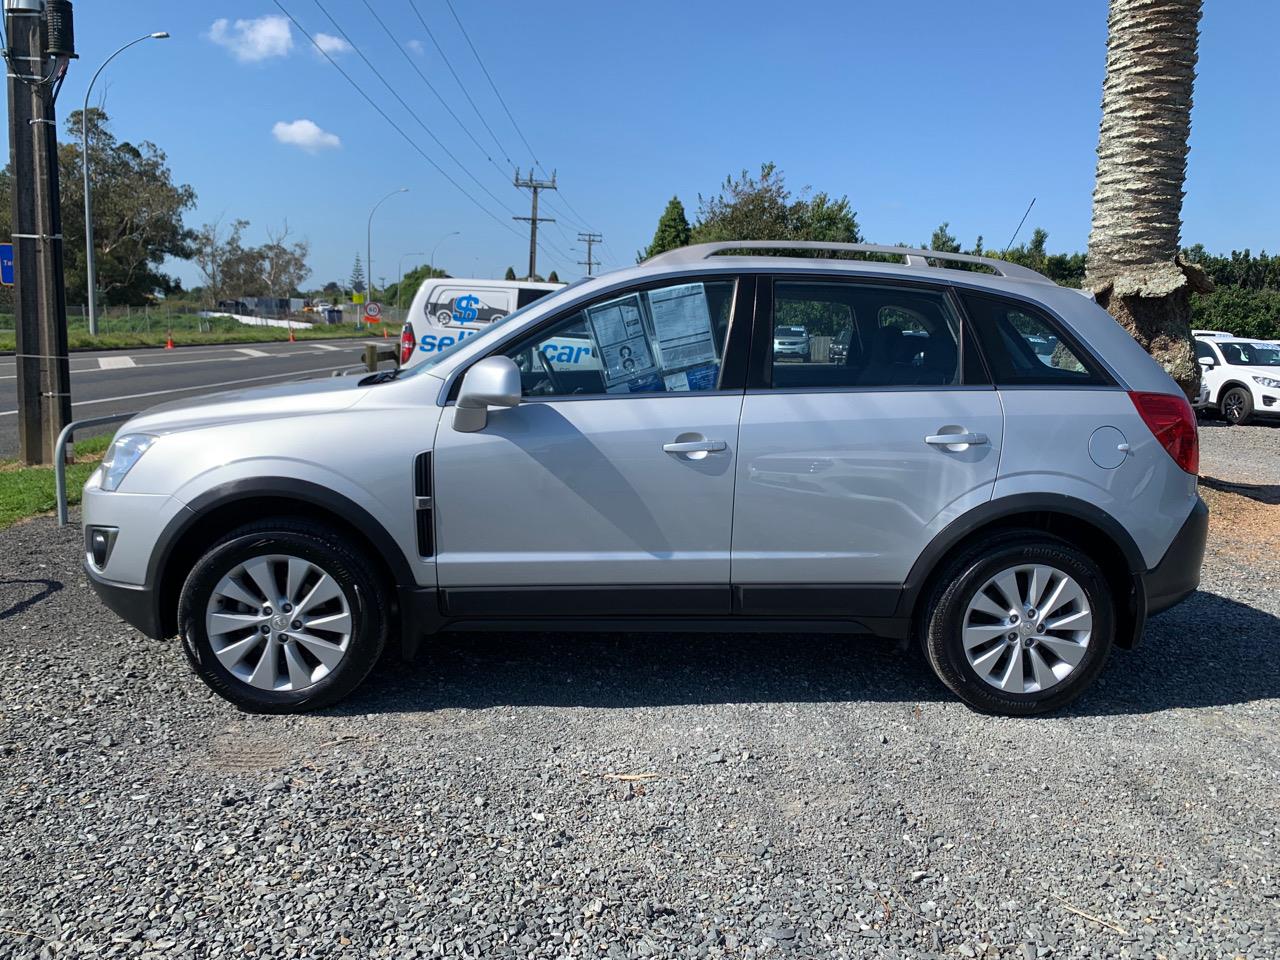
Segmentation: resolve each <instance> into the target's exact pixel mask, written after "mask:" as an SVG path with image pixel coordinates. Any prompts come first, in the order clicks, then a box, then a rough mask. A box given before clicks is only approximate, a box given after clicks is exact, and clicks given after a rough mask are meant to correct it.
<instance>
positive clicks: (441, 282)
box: [400, 277, 564, 367]
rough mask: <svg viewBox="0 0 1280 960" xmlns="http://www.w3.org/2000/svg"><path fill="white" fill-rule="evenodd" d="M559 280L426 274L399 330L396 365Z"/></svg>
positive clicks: (495, 318)
mask: <svg viewBox="0 0 1280 960" xmlns="http://www.w3.org/2000/svg"><path fill="white" fill-rule="evenodd" d="M563 287H564V284H563V283H537V282H533V281H527V280H467V279H463V278H458V277H428V278H427V279H426V280H424V281H422V286H420V287H419V288H418V292H417V293H416V294H414V297H413V303H412V304H410V306H409V315H408V317H407V318H406V319H405V324H404V328H403V329H402V330H401V331H400V365H401V366H402V367H411V366H414V365H415V364H417V363H418V362H420V361H422V360H425V359H426V358H427V357H429V356H432V355H434V354H436V353H439V352H440V351H443V350H448V349H450V348H451V347H453V346H454V345H456V344H458V343H459V342H461V341H462V340H465V339H466V338H467V337H471V336H475V335H476V334H477V333H482V332H483V331H485V330H488V329H489V328H490V327H491V326H492V325H493V324H495V323H499V322H501V321H503V320H505V319H506V318H507V317H509V316H511V315H512V314H513V313H515V312H516V311H517V310H523V309H524V308H525V307H527V306H528V305H529V304H531V303H533V302H534V301H535V300H540V299H541V298H542V297H545V296H546V295H547V294H548V293H551V292H553V291H555V290H560V289H561V288H563Z"/></svg>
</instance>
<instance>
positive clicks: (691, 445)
mask: <svg viewBox="0 0 1280 960" xmlns="http://www.w3.org/2000/svg"><path fill="white" fill-rule="evenodd" d="M662 449H663V452H665V453H719V452H720V451H722V450H727V449H729V444H728V443H726V442H725V441H723V440H677V441H675V442H674V443H664V444H663V445H662Z"/></svg>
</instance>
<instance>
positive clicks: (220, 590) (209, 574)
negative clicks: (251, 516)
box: [178, 519, 389, 713]
mask: <svg viewBox="0 0 1280 960" xmlns="http://www.w3.org/2000/svg"><path fill="white" fill-rule="evenodd" d="M324 578H327V580H325V579H324ZM295 580H296V581H297V583H296V584H295V583H294V581H295ZM263 583H266V584H267V586H266V587H265V588H264V587H263V586H260V584H263ZM272 584H274V586H275V596H274V597H270V598H269V599H270V604H268V603H267V601H266V600H264V594H268V593H269V592H270V591H271V585H272ZM290 593H292V595H293V596H292V598H290V597H289V596H288V595H289V594H290ZM290 599H292V600H293V603H290V602H289V600H290ZM249 600H253V601H255V602H262V603H263V606H262V607H261V608H258V609H255V608H254V607H253V606H252V605H251V604H250V603H248V602H246V601H249ZM294 603H296V605H297V606H296V609H293V606H294ZM388 609H389V608H388V602H387V596H386V592H385V590H384V588H383V587H382V585H381V583H380V582H379V578H378V577H377V576H376V575H375V574H374V572H373V565H372V564H371V563H370V562H369V560H368V559H367V558H366V556H365V555H364V553H363V552H362V551H361V550H360V549H358V548H357V547H356V546H355V545H354V544H352V543H351V542H350V541H349V540H348V538H346V537H345V536H343V535H342V534H340V533H337V532H336V531H334V530H332V529H330V528H328V527H325V526H323V525H321V524H318V523H312V522H310V521H306V520H283V519H282V520H275V521H264V522H261V523H256V524H252V525H249V526H246V527H242V528H240V529H239V530H235V531H233V532H232V533H230V534H228V535H227V536H226V537H224V538H223V539H221V540H219V541H218V542H217V543H215V544H214V545H213V546H212V547H210V548H209V550H208V551H207V552H206V553H205V554H204V555H203V556H202V557H201V558H200V559H199V560H198V561H197V562H196V564H195V566H194V567H193V568H192V570H191V572H190V574H188V576H187V579H186V582H185V583H184V584H183V586H182V593H181V595H180V597H179V601H178V624H179V629H180V632H181V636H182V641H183V648H184V650H185V651H186V654H187V659H188V660H189V661H190V662H191V666H192V667H193V668H194V669H195V671H196V673H197V674H198V675H199V676H200V678H201V679H202V680H203V681H204V682H205V683H206V684H207V685H208V686H209V688H210V689H212V690H213V692H214V693H216V694H218V696H220V697H222V698H223V699H224V700H228V701H229V702H231V703H233V704H235V705H236V706H237V707H240V708H241V709H242V710H246V711H250V712H253V713H300V712H303V711H306V710H316V709H319V708H321V707H326V706H329V705H330V704H333V703H336V702H337V701H339V700H341V699H342V698H343V697H345V696H347V694H349V693H351V691H353V690H354V689H355V688H356V687H358V686H359V685H360V683H361V682H362V681H363V680H364V679H365V677H366V676H368V674H369V671H370V670H371V669H373V665H374V664H375V663H376V662H377V661H378V657H379V656H380V655H381V654H382V650H383V648H384V647H385V646H386V642H387V624H388V621H389V615H388ZM264 610H269V611H270V612H269V614H266V615H264V612H263V611H264ZM263 627H266V628H267V630H266V633H265V634H263V633H262V628H263ZM220 628H221V629H220ZM211 631H212V634H213V635H212V636H211ZM260 636H261V639H258V638H259V637H260ZM289 647H291V648H292V649H291V650H290V649H286V648H289Z"/></svg>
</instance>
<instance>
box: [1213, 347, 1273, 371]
mask: <svg viewBox="0 0 1280 960" xmlns="http://www.w3.org/2000/svg"><path fill="white" fill-rule="evenodd" d="M1218 349H1219V350H1221V351H1222V356H1223V357H1224V358H1226V361H1227V363H1229V364H1231V365H1232V366H1236V367H1280V344H1276V343H1219V344H1218Z"/></svg>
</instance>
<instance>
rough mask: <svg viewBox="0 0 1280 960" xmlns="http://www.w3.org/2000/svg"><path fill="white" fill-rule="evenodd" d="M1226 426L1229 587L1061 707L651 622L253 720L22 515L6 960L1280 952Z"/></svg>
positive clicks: (911, 671) (1259, 701)
mask: <svg viewBox="0 0 1280 960" xmlns="http://www.w3.org/2000/svg"><path fill="white" fill-rule="evenodd" d="M1204 441H1205V448H1206V449H1205V473H1206V474H1207V475H1211V476H1212V478H1213V479H1212V480H1211V481H1208V482H1207V483H1206V488H1207V489H1206V498H1207V499H1210V500H1211V501H1212V506H1213V508H1214V511H1215V513H1214V535H1213V541H1212V545H1211V552H1212V555H1211V557H1210V560H1209V563H1208V564H1207V566H1206V576H1205V580H1204V583H1203V591H1202V592H1201V593H1199V594H1197V595H1196V596H1195V597H1193V598H1192V599H1191V600H1189V601H1188V602H1186V603H1185V604H1183V605H1182V606H1180V607H1178V608H1175V609H1174V610H1172V611H1169V612H1168V613H1166V614H1164V615H1161V616H1160V617H1157V618H1155V619H1154V620H1153V622H1152V623H1151V625H1150V628H1149V630H1148V634H1147V640H1146V643H1145V644H1144V646H1143V647H1142V648H1141V649H1140V650H1139V651H1137V652H1136V653H1130V654H1125V653H1118V654H1117V655H1116V656H1115V657H1114V658H1113V660H1112V662H1111V664H1110V666H1109V667H1108V669H1107V671H1106V673H1105V674H1104V675H1103V677H1102V678H1101V680H1100V681H1099V682H1098V683H1097V685H1096V686H1095V687H1094V689H1093V690H1092V691H1091V692H1090V693H1089V694H1088V695H1087V696H1086V697H1085V698H1084V699H1083V700H1082V701H1081V702H1079V703H1078V704H1077V705H1076V706H1075V707H1074V708H1072V709H1071V710H1070V711H1069V712H1067V713H1066V714H1063V715H1060V716H1055V717H1050V718H1045V719H1033V720H1009V719H992V718H988V717H982V716H978V715H976V714H973V713H971V712H969V711H968V710H967V709H966V708H964V707H963V706H961V705H960V704H958V703H956V702H953V701H952V699H951V698H950V697H949V696H948V695H947V694H946V693H945V691H944V690H943V689H942V688H941V687H940V685H939V684H937V683H936V682H934V681H933V680H932V679H931V678H930V676H929V675H928V673H927V670H926V668H925V666H924V665H923V663H922V662H921V661H920V660H919V659H915V658H900V657H897V656H896V655H894V654H893V653H892V652H890V651H888V650H886V649H884V648H881V647H879V646H874V645H861V644H856V643H855V644H850V643H849V642H848V641H841V640H833V639H830V638H825V639H824V638H812V637H787V638H778V637H754V636H745V637H731V636H723V637H714V638H707V637H701V636H694V637H689V636H677V637H658V636H644V635H630V636H626V637H619V636H610V637H602V638H590V639H588V638H572V637H557V636H536V637H535V636H529V635H511V636H497V637H481V638H476V637H466V636H460V637H459V636H453V637H445V638H443V639H441V640H440V641H439V642H437V643H435V644H434V645H433V646H432V647H431V648H430V650H429V651H428V652H427V653H426V654H425V655H424V656H423V657H421V658H420V659H419V660H418V661H417V662H416V663H415V664H413V665H412V666H410V667H407V668H405V667H399V666H396V665H394V664H392V665H387V666H384V667H381V668H379V670H378V671H377V672H375V674H374V676H373V677H372V678H371V680H370V682H369V683H368V684H367V685H366V687H365V688H364V689H363V691H362V692H361V693H360V694H358V695H357V696H356V697H355V698H354V699H352V700H351V701H350V702H348V703H346V704H344V705H342V706H341V707H340V708H338V709H334V710H330V711H328V712H325V713H322V714H318V715H310V716H304V717H285V718H261V717H253V716H247V715H243V714H240V713H237V712H236V711H235V710H234V709H232V708H230V707H228V706H227V705H226V704H224V703H223V702H221V701H219V700H215V699H214V698H212V697H211V695H209V694H208V693H206V691H205V689H204V687H203V686H202V685H201V684H200V683H199V682H198V681H196V680H195V679H194V677H193V676H192V675H191V673H190V672H189V671H188V670H187V668H186V665H185V661H184V660H183V658H182V655H181V653H180V651H179V650H178V649H177V648H176V647H175V646H174V645H172V644H162V643H154V642H151V641H148V640H144V639H142V638H141V637H140V636H139V635H137V634H135V633H134V632H132V631H131V630H130V629H129V628H127V627H125V626H124V625H123V624H121V623H119V622H118V621H116V620H115V619H114V618H113V617H112V616H111V615H110V614H108V613H106V612H105V611H104V610H103V609H102V608H101V607H100V606H99V605H98V604H97V602H96V600H95V598H94V597H93V595H92V593H91V592H90V590H89V589H88V587H87V585H86V583H85V580H84V577H83V576H82V575H81V573H80V572H79V569H78V553H79V540H78V532H77V531H75V530H74V529H67V530H58V528H57V527H55V526H54V524H53V522H52V521H51V520H48V519H41V520H37V521H35V522H32V523H28V524H24V525H21V526H19V527H16V528H14V529H11V530H9V531H7V532H5V533H3V534H0V547H2V548H3V549H2V550H0V798H2V802H3V806H2V807H0V853H2V855H0V956H3V957H11V956H12V957H37V956H57V957H69V956H92V957H114V956H122V957H123V956H128V957H161V956H167V957H184V958H185V957H245V956H249V957H313V956H314V957H321V956H324V957H352V958H367V957H396V958H399V957H417V956H420V957H437V956H448V957H462V956H466V957H486V958H487V957H504V956H512V957H515V956H519V957H570V956H572V957H631V956H654V955H656V956H678V957H703V956H706V957H721V956H725V957H753V956H797V957H833V956H834V957H894V958H898V957H1002V958H1003V957H1011V958H1019V960H1022V958H1030V960H1034V958H1038V957H1092V958H1099V957H1135V958H1136V957H1147V958H1159V957H1165V958H1171V960H1172V958H1180V957H1206V958H1207V957H1212V958H1219V957H1228V958H1230V957H1246V958H1257V960H1262V958H1267V960H1271V958H1275V957H1277V956H1280V817H1278V816H1277V813H1278V811H1280V666H1278V665H1277V659H1276V652H1277V645H1278V643H1280V629H1278V627H1280V620H1278V619H1277V617H1278V616H1280V591H1277V589H1276V587H1277V577H1278V576H1280V561H1278V560H1277V558H1278V557H1280V526H1278V524H1277V519H1276V514H1277V513H1280V508H1277V506H1276V503H1277V500H1278V499H1280V498H1278V497H1277V491H1280V475H1278V474H1280V457H1278V456H1277V454H1278V453H1280V449H1278V447H1277V443H1278V442H1280V429H1277V428H1270V427H1249V428H1236V429H1231V430H1228V429H1226V428H1218V427H1213V428H1209V427H1206V429H1205V431H1204ZM1259 450H1261V451H1263V452H1262V453H1260V454H1257V453H1256V451H1259ZM1233 470H1238V474H1239V475H1236V474H1234V473H1232V471H1233Z"/></svg>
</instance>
